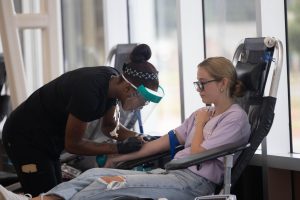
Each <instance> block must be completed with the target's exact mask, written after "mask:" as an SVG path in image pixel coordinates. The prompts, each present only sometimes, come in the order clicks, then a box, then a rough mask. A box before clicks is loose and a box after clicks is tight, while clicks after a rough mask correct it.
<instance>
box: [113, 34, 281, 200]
mask: <svg viewBox="0 0 300 200" xmlns="http://www.w3.org/2000/svg"><path fill="white" fill-rule="evenodd" d="M282 54H283V49H282V43H281V41H280V40H278V39H276V38H270V37H261V38H246V39H245V40H244V41H242V42H241V43H240V44H239V45H238V47H237V49H236V51H235V54H234V58H233V63H234V65H235V66H236V71H237V74H238V78H239V79H240V80H241V81H242V82H243V83H244V85H245V86H246V88H247V91H246V94H245V96H244V97H242V98H240V99H238V100H237V102H238V103H239V104H240V105H241V107H242V108H244V109H245V111H246V112H247V114H248V117H249V122H250V124H251V136H250V139H249V141H248V143H246V144H237V143H235V144H227V145H223V146H220V147H217V148H214V149H209V150H207V151H205V152H202V153H199V154H195V155H191V156H189V157H186V158H183V159H178V160H172V161H170V162H168V163H167V164H165V165H164V167H165V169H167V170H175V169H183V168H187V167H189V166H192V165H201V163H202V162H205V161H208V160H212V159H216V158H218V157H223V156H225V162H224V170H225V171H224V185H223V188H221V187H219V188H218V189H217V190H216V191H215V194H216V195H210V196H205V197H197V198H196V199H197V200H201V199H216V200H217V199H224V200H226V199H227V200H230V199H235V196H234V195H230V190H231V186H233V185H234V184H235V183H236V182H237V180H238V179H239V177H240V175H241V174H242V172H243V170H244V169H245V168H246V166H247V165H248V163H249V162H250V160H251V159H252V157H253V155H254V153H255V151H256V150H257V148H258V146H259V145H260V144H261V142H262V141H263V139H264V138H265V137H266V135H267V134H268V133H269V130H270V128H271V126H272V123H273V118H274V108H275V104H276V98H277V90H278V85H279V79H280V74H281V69H282V57H283V56H282ZM274 55H275V56H274ZM270 71H272V72H273V74H272V76H269V72H270ZM270 78H272V80H271V81H270ZM268 83H270V85H269V86H270V87H269V93H268V94H267V91H266V90H265V88H266V86H267V85H268ZM236 152H240V156H239V157H238V159H237V160H236V162H235V163H233V154H234V153H236ZM168 154H169V153H168V152H165V153H163V154H157V155H154V156H153V158H154V159H157V158H161V156H165V155H168ZM145 160H146V161H147V162H151V161H153V160H152V158H151V156H149V157H147V158H145ZM135 163H136V164H138V165H141V163H143V161H142V160H141V159H139V160H133V161H130V162H128V163H127V162H125V163H122V164H121V165H119V167H118V168H122V169H128V168H132V167H134V166H135Z"/></svg>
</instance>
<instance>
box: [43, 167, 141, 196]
mask: <svg viewBox="0 0 300 200" xmlns="http://www.w3.org/2000/svg"><path fill="white" fill-rule="evenodd" d="M140 173H143V172H138V171H130V170H118V169H107V168H93V169H90V170H87V171H85V172H84V173H82V174H81V175H79V176H78V177H76V178H74V179H72V180H70V181H67V182H63V183H61V184H59V185H57V186H55V187H54V188H52V189H51V190H50V191H48V192H47V193H46V194H45V195H47V194H55V195H58V196H60V197H62V198H64V199H65V200H68V199H71V198H72V197H73V196H74V195H75V194H76V193H79V192H80V191H81V190H83V189H84V188H86V187H88V186H89V185H90V184H91V183H93V182H94V181H95V180H97V179H98V178H99V177H101V176H114V175H124V174H140ZM104 186H105V185H102V187H104Z"/></svg>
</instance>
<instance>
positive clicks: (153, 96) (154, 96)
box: [122, 74, 165, 103]
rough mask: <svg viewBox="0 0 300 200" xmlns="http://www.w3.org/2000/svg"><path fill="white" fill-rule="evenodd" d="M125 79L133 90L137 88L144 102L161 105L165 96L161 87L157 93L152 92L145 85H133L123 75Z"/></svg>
mask: <svg viewBox="0 0 300 200" xmlns="http://www.w3.org/2000/svg"><path fill="white" fill-rule="evenodd" d="M122 77H123V79H124V80H125V81H126V82H127V83H129V84H130V85H131V86H132V87H133V88H135V89H136V90H137V91H138V94H139V96H141V97H142V98H144V102H149V101H151V102H153V103H159V102H160V100H161V99H162V98H163V96H164V95H165V93H164V90H163V88H162V87H161V86H158V89H157V91H154V90H151V89H149V88H146V87H145V86H144V85H140V86H139V87H136V86H135V85H133V84H132V83H131V82H130V81H128V80H127V79H126V78H125V77H124V75H123V74H122Z"/></svg>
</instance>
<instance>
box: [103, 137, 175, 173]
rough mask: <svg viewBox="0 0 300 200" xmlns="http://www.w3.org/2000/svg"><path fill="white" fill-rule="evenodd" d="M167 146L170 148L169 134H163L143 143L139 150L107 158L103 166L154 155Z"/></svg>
mask: <svg viewBox="0 0 300 200" xmlns="http://www.w3.org/2000/svg"><path fill="white" fill-rule="evenodd" d="M169 148H170V144H169V136H168V135H164V136H162V137H160V138H159V139H157V140H153V141H151V142H148V143H146V144H144V145H143V146H142V148H141V149H140V150H139V151H136V152H133V153H129V154H124V155H120V156H115V157H112V158H109V159H108V160H107V163H106V165H105V167H112V166H113V165H114V164H116V163H119V162H124V161H129V160H134V159H138V158H143V157H146V156H150V155H154V154H157V153H160V152H164V151H167V150H168V149H169Z"/></svg>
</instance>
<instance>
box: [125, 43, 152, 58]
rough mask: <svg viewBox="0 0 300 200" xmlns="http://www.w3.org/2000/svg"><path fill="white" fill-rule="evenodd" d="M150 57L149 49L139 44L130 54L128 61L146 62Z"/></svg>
mask: <svg viewBox="0 0 300 200" xmlns="http://www.w3.org/2000/svg"><path fill="white" fill-rule="evenodd" d="M151 55H152V52H151V49H150V47H149V46H148V45H147V44H140V45H138V46H136V47H135V48H134V49H133V50H132V52H131V54H130V60H131V62H134V63H136V62H146V61H147V60H149V59H150V57H151Z"/></svg>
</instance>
